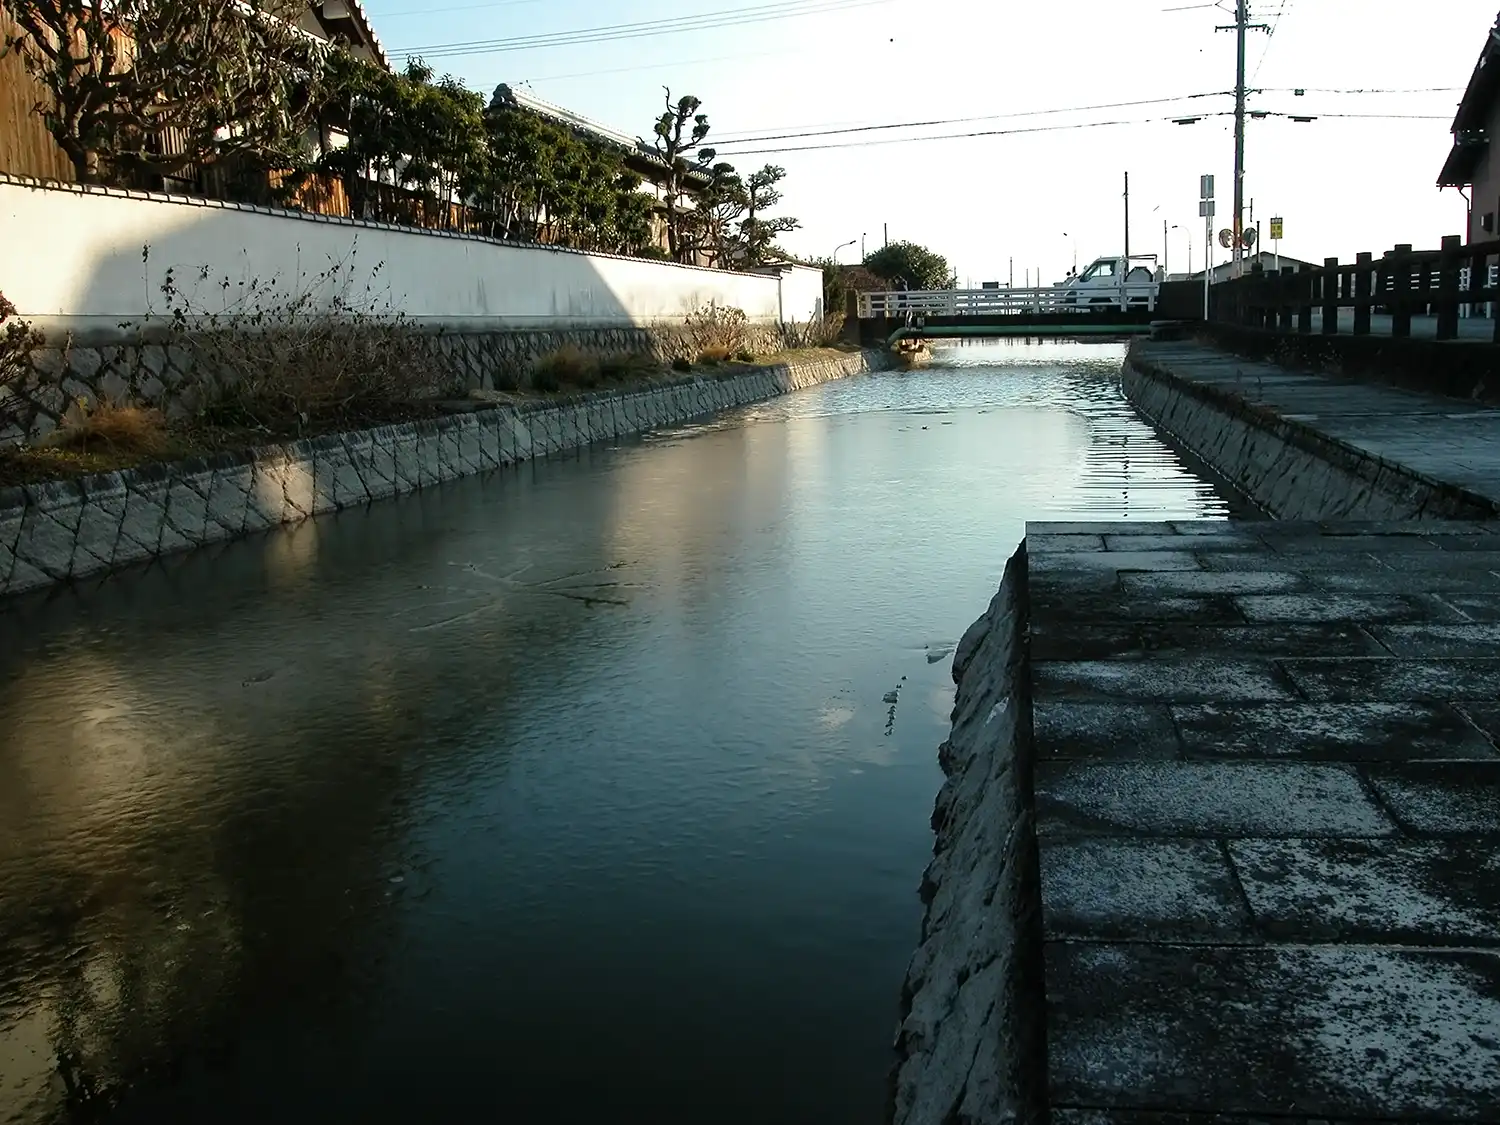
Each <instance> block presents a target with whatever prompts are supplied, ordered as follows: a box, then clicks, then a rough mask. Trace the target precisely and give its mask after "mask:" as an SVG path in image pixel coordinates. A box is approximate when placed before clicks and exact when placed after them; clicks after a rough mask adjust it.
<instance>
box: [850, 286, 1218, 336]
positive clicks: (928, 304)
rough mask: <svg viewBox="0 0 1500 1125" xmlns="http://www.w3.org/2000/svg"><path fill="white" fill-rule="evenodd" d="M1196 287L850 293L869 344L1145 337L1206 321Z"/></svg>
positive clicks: (860, 333) (853, 319)
mask: <svg viewBox="0 0 1500 1125" xmlns="http://www.w3.org/2000/svg"><path fill="white" fill-rule="evenodd" d="M1202 293H1203V290H1202V288H1201V286H1198V285H1195V284H1193V283H1191V282H1169V283H1163V282H1158V281H1137V282H1131V283H1129V284H1120V285H1117V286H1113V287H1110V288H1107V289H1082V288H1079V287H1077V286H1068V285H1057V286H1052V287H1048V288H1029V289H929V290H911V291H898V290H892V291H889V292H878V293H858V294H851V295H850V301H849V305H850V310H849V311H850V314H851V315H850V317H849V319H850V322H851V324H853V325H855V326H857V327H856V331H857V332H858V341H859V342H860V343H861V344H863V345H865V346H879V345H881V344H885V345H887V346H895V345H896V344H898V343H900V342H901V341H903V340H924V339H962V338H968V337H1007V336H1029V337H1042V336H1052V337H1081V336H1106V337H1120V338H1123V337H1130V336H1148V335H1151V334H1152V332H1153V330H1154V329H1156V328H1159V327H1160V326H1161V325H1162V324H1163V323H1166V322H1180V321H1182V320H1188V319H1201V318H1202V313H1203V308H1202V305H1203V299H1202Z"/></svg>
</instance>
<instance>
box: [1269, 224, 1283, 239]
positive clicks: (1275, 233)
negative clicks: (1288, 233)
mask: <svg viewBox="0 0 1500 1125" xmlns="http://www.w3.org/2000/svg"><path fill="white" fill-rule="evenodd" d="M1271 241H1272V242H1280V241H1281V220H1280V219H1272V220H1271Z"/></svg>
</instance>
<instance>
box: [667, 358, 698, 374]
mask: <svg viewBox="0 0 1500 1125" xmlns="http://www.w3.org/2000/svg"><path fill="white" fill-rule="evenodd" d="M692 369H693V361H692V360H690V359H688V358H687V357H686V356H678V357H677V358H676V359H674V360H673V361H672V370H673V371H691V370H692Z"/></svg>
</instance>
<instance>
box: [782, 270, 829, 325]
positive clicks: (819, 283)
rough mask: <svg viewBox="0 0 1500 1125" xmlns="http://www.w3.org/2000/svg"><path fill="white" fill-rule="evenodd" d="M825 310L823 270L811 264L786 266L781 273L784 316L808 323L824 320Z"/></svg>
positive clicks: (801, 322) (786, 318)
mask: <svg viewBox="0 0 1500 1125" xmlns="http://www.w3.org/2000/svg"><path fill="white" fill-rule="evenodd" d="M835 311H837V310H835ZM823 312H824V309H823V271H822V270H821V269H817V268H815V267H811V266H788V267H786V268H784V269H783V271H782V274H781V313H782V318H783V319H785V320H789V321H796V322H797V323H798V324H806V323H807V322H809V321H816V320H822V319H823Z"/></svg>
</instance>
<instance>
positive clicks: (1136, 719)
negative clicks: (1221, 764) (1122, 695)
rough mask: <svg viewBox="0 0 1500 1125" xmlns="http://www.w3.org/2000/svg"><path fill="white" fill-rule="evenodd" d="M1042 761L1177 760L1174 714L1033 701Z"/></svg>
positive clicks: (1158, 708) (1157, 707) (1150, 708)
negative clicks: (1053, 759) (1048, 759)
mask: <svg viewBox="0 0 1500 1125" xmlns="http://www.w3.org/2000/svg"><path fill="white" fill-rule="evenodd" d="M1031 717H1032V732H1033V733H1032V740H1033V745H1034V746H1035V747H1036V755H1037V757H1038V758H1114V759H1138V758H1176V757H1178V756H1179V754H1180V747H1179V746H1178V741H1177V732H1176V730H1175V729H1174V728H1173V726H1172V714H1171V712H1170V711H1169V710H1168V709H1167V707H1166V706H1165V705H1164V704H1159V703H1154V704H1147V703H1074V702H1069V701H1059V700H1034V701H1033V702H1032V706H1031Z"/></svg>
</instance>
